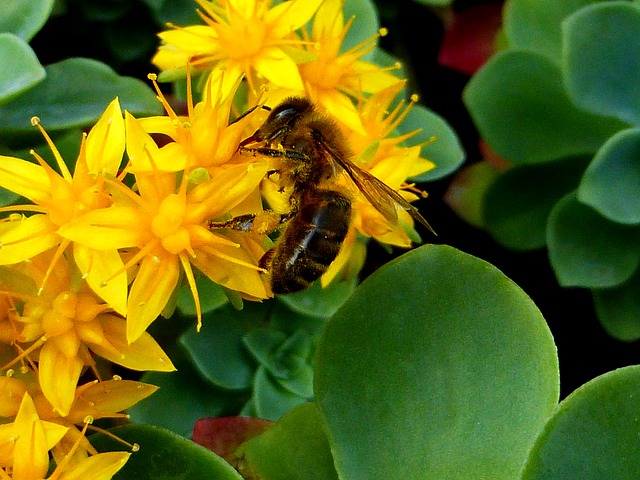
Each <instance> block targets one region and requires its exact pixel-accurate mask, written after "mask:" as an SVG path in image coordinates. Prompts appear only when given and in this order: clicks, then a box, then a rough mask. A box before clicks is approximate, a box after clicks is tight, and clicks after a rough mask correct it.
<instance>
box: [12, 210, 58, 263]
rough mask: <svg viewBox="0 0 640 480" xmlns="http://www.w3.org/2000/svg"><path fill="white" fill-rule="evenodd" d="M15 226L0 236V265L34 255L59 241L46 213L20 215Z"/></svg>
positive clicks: (20, 260)
mask: <svg viewBox="0 0 640 480" xmlns="http://www.w3.org/2000/svg"><path fill="white" fill-rule="evenodd" d="M12 223H16V226H15V227H14V228H12V229H11V230H9V231H7V232H6V233H5V234H4V235H2V236H1V237H0V265H13V264H15V263H19V262H22V261H24V260H27V259H29V258H32V257H35V256H36V255H38V254H39V253H42V252H44V251H46V250H49V249H50V248H53V247H55V246H56V245H58V243H59V242H60V237H59V236H58V235H57V234H56V233H55V231H56V230H57V227H56V226H55V225H53V224H52V223H51V221H50V220H49V218H48V217H47V216H46V215H39V214H36V215H32V216H30V217H20V220H17V221H16V222H12Z"/></svg>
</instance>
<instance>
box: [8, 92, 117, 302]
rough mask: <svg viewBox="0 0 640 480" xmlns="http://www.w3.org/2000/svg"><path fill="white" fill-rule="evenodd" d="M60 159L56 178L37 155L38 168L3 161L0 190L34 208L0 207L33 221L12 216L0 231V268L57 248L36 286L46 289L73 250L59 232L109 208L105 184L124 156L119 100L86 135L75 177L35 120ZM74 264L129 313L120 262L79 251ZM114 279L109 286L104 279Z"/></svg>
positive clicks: (103, 254) (102, 254) (18, 161)
mask: <svg viewBox="0 0 640 480" xmlns="http://www.w3.org/2000/svg"><path fill="white" fill-rule="evenodd" d="M32 123H33V124H34V125H36V126H37V127H38V128H39V129H40V131H41V132H42V134H43V136H44V137H45V139H46V141H47V143H48V144H49V147H50V148H51V151H52V152H53V155H54V157H55V160H56V164H57V166H58V169H59V170H60V173H57V172H56V171H55V170H54V169H53V168H51V167H50V166H49V165H48V164H47V163H46V162H45V161H44V160H43V159H42V157H40V155H38V154H37V153H35V152H32V154H33V156H34V157H35V158H36V160H37V162H38V165H36V164H34V163H31V162H28V161H25V160H22V159H19V158H14V157H7V156H0V187H3V188H6V189H7V190H10V191H12V192H15V193H17V194H19V195H21V196H23V197H26V198H27V199H29V200H31V201H32V202H33V203H34V204H33V205H14V206H9V207H4V208H0V213H2V212H31V213H32V215H31V216H28V217H26V216H24V215H17V214H12V215H10V216H9V218H7V219H5V221H4V225H2V227H1V228H0V265H12V264H17V263H19V262H22V261H24V260H28V259H30V258H32V257H34V256H36V255H38V254H40V253H42V252H44V251H46V250H49V249H52V248H55V249H56V250H55V252H56V253H55V255H54V256H53V257H52V259H51V264H50V265H49V266H48V268H47V272H46V274H45V275H44V277H43V278H42V283H41V284H40V285H38V287H39V288H40V289H43V288H45V286H46V281H47V279H48V277H49V275H50V274H51V273H52V271H53V268H54V266H55V264H56V262H57V261H58V260H59V259H60V257H61V256H62V254H63V252H64V251H65V250H66V248H67V247H68V246H69V243H70V242H69V240H67V239H65V238H62V237H60V235H59V234H58V230H59V229H60V228H61V227H62V226H64V225H65V224H67V223H68V222H70V221H72V220H73V219H74V218H77V217H78V216H80V215H82V214H84V213H86V212H87V211H90V210H92V209H94V208H102V207H105V206H108V205H110V204H111V198H110V196H109V195H108V194H107V192H106V191H105V189H104V179H105V178H113V177H115V176H116V175H117V173H118V169H119V168H120V164H121V162H122V155H123V152H124V145H125V140H124V120H123V118H122V112H121V110H120V104H119V103H118V99H115V100H113V101H112V102H111V103H110V104H109V106H108V107H107V109H106V110H105V112H104V113H103V115H102V116H101V117H100V119H99V121H98V122H97V123H96V125H95V126H94V127H93V128H92V129H91V132H90V133H89V135H88V136H87V135H85V136H83V139H82V144H81V147H80V153H79V155H78V159H77V161H76V166H75V171H74V173H73V175H72V174H71V172H70V171H69V169H68V168H67V165H66V164H65V162H64V160H63V159H62V157H61V155H60V153H59V152H58V150H57V149H56V147H55V145H54V144H53V142H52V141H51V139H50V138H49V136H48V135H47V134H46V132H45V131H44V129H43V128H42V127H41V126H40V125H39V120H38V119H37V118H34V119H33V120H32ZM74 253H75V254H76V261H77V262H78V265H79V267H80V268H81V270H82V272H83V274H84V275H85V278H86V279H87V281H88V282H89V284H90V285H91V286H92V288H94V290H95V291H96V293H98V295H100V296H101V297H102V298H103V299H105V301H107V302H108V303H109V304H110V305H111V307H112V308H113V309H114V310H116V311H117V312H118V313H120V314H123V315H124V314H126V294H127V279H126V275H125V274H124V273H122V274H120V275H113V273H114V268H115V267H114V265H117V261H118V258H115V256H114V255H113V253H111V252H95V251H88V250H86V249H82V248H78V249H77V250H76V251H75V252H74ZM105 278H110V279H111V281H110V282H109V283H108V284H105V283H104V282H103V280H104V279H105Z"/></svg>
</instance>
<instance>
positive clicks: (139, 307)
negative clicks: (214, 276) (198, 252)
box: [127, 255, 180, 342]
mask: <svg viewBox="0 0 640 480" xmlns="http://www.w3.org/2000/svg"><path fill="white" fill-rule="evenodd" d="M179 277H180V268H179V264H178V258H177V257H176V256H174V255H165V256H163V257H145V258H144V259H143V260H142V264H141V265H140V270H138V274H137V275H136V279H135V280H134V282H133V285H132V286H131V291H130V292H129V302H128V304H127V341H128V342H134V341H136V340H137V339H138V338H140V336H141V335H142V334H143V333H144V331H145V330H146V329H147V327H148V326H149V325H151V323H152V322H153V321H154V320H155V319H156V318H157V317H158V316H159V315H160V313H161V312H162V310H163V309H164V307H165V306H166V304H167V302H168V301H169V298H170V297H171V295H172V294H173V290H174V289H175V288H176V286H177V285H178V278H179Z"/></svg>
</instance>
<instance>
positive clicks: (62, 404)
mask: <svg viewBox="0 0 640 480" xmlns="http://www.w3.org/2000/svg"><path fill="white" fill-rule="evenodd" d="M39 362H40V363H39V366H40V374H39V378H40V388H41V389H42V393H43V394H44V396H45V397H46V398H47V400H49V403H51V405H52V406H53V408H54V409H55V410H56V411H57V412H58V413H59V414H60V415H61V416H65V415H67V414H68V413H69V410H70V409H71V405H72V404H73V399H74V397H75V392H76V386H77V384H78V379H79V378H80V373H81V372H82V367H83V366H84V363H83V362H82V360H80V359H79V358H78V357H72V358H67V356H66V355H65V354H64V353H62V352H61V351H60V350H59V349H58V347H57V345H56V343H55V342H53V341H48V342H47V343H45V344H44V345H43V347H42V350H41V351H40V359H39Z"/></svg>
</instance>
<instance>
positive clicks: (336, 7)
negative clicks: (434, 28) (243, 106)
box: [298, 0, 401, 134]
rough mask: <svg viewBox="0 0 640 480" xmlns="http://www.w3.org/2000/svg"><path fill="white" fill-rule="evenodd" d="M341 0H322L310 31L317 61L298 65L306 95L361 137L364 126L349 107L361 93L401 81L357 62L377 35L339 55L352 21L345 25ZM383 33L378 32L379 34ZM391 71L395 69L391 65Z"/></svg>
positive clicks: (373, 44)
mask: <svg viewBox="0 0 640 480" xmlns="http://www.w3.org/2000/svg"><path fill="white" fill-rule="evenodd" d="M343 5H344V0H325V1H324V3H323V4H322V6H321V7H320V8H319V9H318V12H317V13H316V15H315V17H314V19H313V28H312V31H311V41H312V42H313V47H307V48H308V49H309V50H311V49H313V51H314V52H316V54H317V58H315V59H314V60H312V61H309V62H304V63H302V64H300V65H299V67H298V68H299V69H300V75H301V76H302V80H303V82H304V85H305V90H306V95H307V96H308V97H309V98H310V99H311V100H313V101H314V102H316V103H318V104H320V105H322V106H323V107H324V108H325V109H326V110H327V112H329V113H330V114H331V115H333V116H334V117H336V118H339V119H340V121H341V122H342V123H344V124H345V125H347V126H348V127H349V128H350V129H351V130H355V131H357V132H359V133H362V134H364V133H365V132H364V127H363V125H362V122H361V120H360V117H359V115H358V112H357V110H356V108H355V106H354V104H353V100H352V99H354V98H359V97H360V96H361V94H362V93H375V92H379V91H380V90H382V89H385V88H387V87H390V86H391V85H394V84H397V83H398V82H400V81H401V80H400V79H399V78H398V77H396V76H394V75H392V74H391V73H389V72H388V70H389V69H387V68H381V67H379V66H377V65H375V64H373V63H370V62H366V61H363V60H361V58H362V56H364V55H365V54H367V53H368V52H370V51H371V50H372V49H373V48H374V47H375V42H376V40H377V39H378V36H375V37H373V38H370V39H369V40H367V41H365V42H363V43H361V44H359V45H356V46H355V47H352V48H350V49H349V50H347V51H345V52H341V49H342V44H343V42H344V39H345V37H346V35H347V32H348V31H349V29H350V27H351V24H352V23H353V18H351V19H350V20H349V21H348V22H347V23H346V25H345V23H344V15H343V12H342V8H343ZM384 33H385V31H384V30H381V35H382V34H384ZM394 68H398V66H395V67H394Z"/></svg>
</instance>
